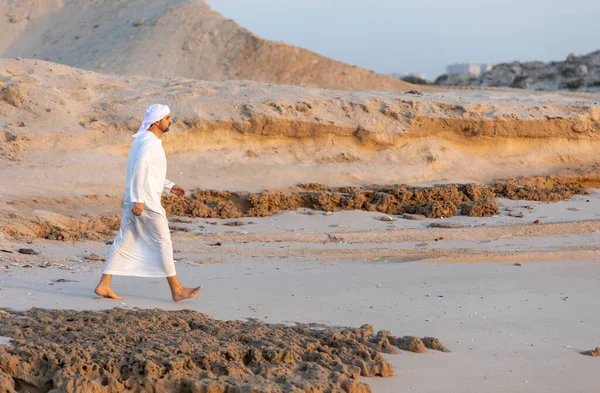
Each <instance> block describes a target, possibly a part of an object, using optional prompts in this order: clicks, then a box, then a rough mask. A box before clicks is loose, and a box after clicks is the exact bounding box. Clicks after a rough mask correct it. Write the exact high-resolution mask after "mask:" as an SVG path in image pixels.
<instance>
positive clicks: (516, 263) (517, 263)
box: [513, 262, 523, 266]
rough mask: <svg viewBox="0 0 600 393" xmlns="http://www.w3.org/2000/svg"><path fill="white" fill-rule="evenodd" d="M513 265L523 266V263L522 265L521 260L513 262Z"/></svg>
mask: <svg viewBox="0 0 600 393" xmlns="http://www.w3.org/2000/svg"><path fill="white" fill-rule="evenodd" d="M513 265H514V266H523V265H521V264H520V263H519V262H515V263H513Z"/></svg>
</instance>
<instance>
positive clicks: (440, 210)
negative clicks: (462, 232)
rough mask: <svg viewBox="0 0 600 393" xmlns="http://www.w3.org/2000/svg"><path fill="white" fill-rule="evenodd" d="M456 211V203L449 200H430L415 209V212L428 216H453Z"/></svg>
mask: <svg viewBox="0 0 600 393" xmlns="http://www.w3.org/2000/svg"><path fill="white" fill-rule="evenodd" d="M457 213H458V209H457V208H456V205H455V204H454V203H452V202H450V201H432V202H428V203H427V204H425V206H421V207H420V208H418V209H417V214H422V215H425V216H427V217H429V218H442V217H454V216H456V215H457Z"/></svg>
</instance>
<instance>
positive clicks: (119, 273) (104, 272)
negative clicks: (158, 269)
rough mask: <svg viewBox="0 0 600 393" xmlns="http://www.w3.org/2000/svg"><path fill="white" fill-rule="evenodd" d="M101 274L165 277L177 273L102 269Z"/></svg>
mask: <svg viewBox="0 0 600 393" xmlns="http://www.w3.org/2000/svg"><path fill="white" fill-rule="evenodd" d="M102 274H111V275H113V276H132V277H149V278H167V277H173V276H176V275H177V273H173V274H167V273H157V274H152V273H137V272H135V273H132V272H123V271H116V270H104V271H103V272H102Z"/></svg>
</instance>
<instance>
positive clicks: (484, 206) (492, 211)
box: [460, 201, 498, 217]
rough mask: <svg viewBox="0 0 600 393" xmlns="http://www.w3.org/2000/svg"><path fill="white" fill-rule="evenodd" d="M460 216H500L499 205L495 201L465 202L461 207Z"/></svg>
mask: <svg viewBox="0 0 600 393" xmlns="http://www.w3.org/2000/svg"><path fill="white" fill-rule="evenodd" d="M460 214H461V215H463V216H470V217H490V216H493V215H496V214H498V205H497V204H496V202H495V201H474V202H463V203H462V204H461V205H460Z"/></svg>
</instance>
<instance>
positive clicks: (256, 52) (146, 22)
mask: <svg viewBox="0 0 600 393" xmlns="http://www.w3.org/2000/svg"><path fill="white" fill-rule="evenodd" d="M0 15H2V18H0V30H1V31H2V32H3V34H2V36H1V37H0V57H5V58H8V57H12V58H14V57H17V56H20V57H23V58H37V59H41V60H49V61H53V62H56V63H61V64H67V65H71V66H74V67H78V68H83V69H86V70H92V71H97V72H106V73H115V74H135V75H145V76H155V77H176V76H177V77H190V78H195V79H204V80H227V79H235V80H254V81H260V82H271V83H277V84H287V85H299V86H314V87H321V88H332V89H350V90H403V89H407V88H410V85H409V84H407V83H405V82H402V81H400V80H397V79H395V78H392V77H390V76H386V75H381V74H376V73H374V72H372V71H368V70H364V69H361V68H359V67H354V66H350V65H347V64H344V63H341V62H339V61H335V60H332V59H329V58H326V57H323V56H320V55H318V54H316V53H313V52H310V51H308V50H305V49H301V48H298V47H295V46H291V45H288V44H285V43H282V42H273V41H268V40H264V39H261V38H260V37H257V36H256V35H254V34H252V33H251V32H250V31H248V30H246V29H244V28H242V27H240V26H239V25H238V24H237V23H235V22H234V21H233V20H230V19H226V18H224V17H223V16H222V15H220V14H219V13H217V12H215V11H213V10H212V9H211V8H210V6H209V5H208V4H206V3H205V2H204V1H202V0H200V1H198V0H196V1H195V0H176V1H167V0H151V1H147V0H133V1H113V0H103V1H92V0H68V1H46V0H35V1H27V2H23V1H4V2H0Z"/></svg>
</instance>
